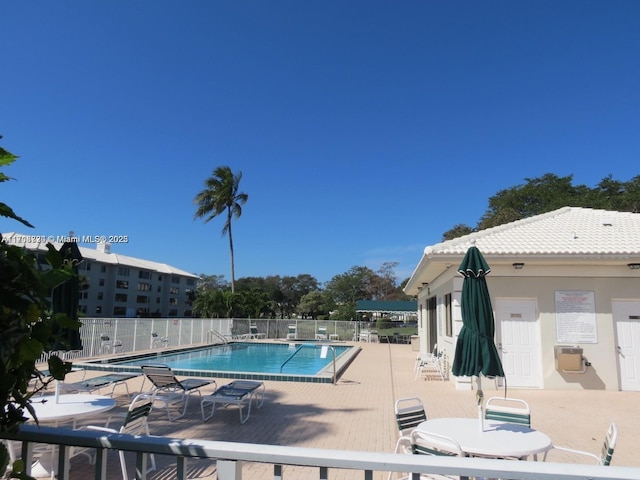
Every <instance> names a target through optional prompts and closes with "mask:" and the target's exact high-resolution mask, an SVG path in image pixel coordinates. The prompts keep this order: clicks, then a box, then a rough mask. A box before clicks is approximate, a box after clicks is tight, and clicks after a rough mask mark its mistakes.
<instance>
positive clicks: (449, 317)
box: [444, 293, 453, 337]
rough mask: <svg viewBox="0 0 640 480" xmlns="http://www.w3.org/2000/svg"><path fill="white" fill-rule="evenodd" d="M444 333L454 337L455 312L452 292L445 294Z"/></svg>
mask: <svg viewBox="0 0 640 480" xmlns="http://www.w3.org/2000/svg"><path fill="white" fill-rule="evenodd" d="M444 334H445V335H446V336H447V337H453V314H452V312H451V294H450V293H447V294H446V295H445V296H444Z"/></svg>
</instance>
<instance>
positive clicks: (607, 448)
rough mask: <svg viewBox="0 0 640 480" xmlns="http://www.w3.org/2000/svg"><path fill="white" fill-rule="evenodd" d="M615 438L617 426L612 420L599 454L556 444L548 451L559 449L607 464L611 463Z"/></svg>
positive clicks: (616, 437) (616, 436) (599, 463)
mask: <svg viewBox="0 0 640 480" xmlns="http://www.w3.org/2000/svg"><path fill="white" fill-rule="evenodd" d="M617 439H618V428H617V427H616V425H615V423H613V422H612V423H611V424H610V425H609V428H608V429H607V434H606V436H605V438H604V443H603V444H602V449H601V450H600V455H596V454H595V453H591V452H585V451H583V450H575V449H573V448H567V447H559V446H556V445H553V446H552V447H551V450H550V451H553V450H559V451H562V452H568V453H573V454H576V455H582V456H586V457H589V458H592V459H593V460H595V461H596V463H597V464H598V465H604V466H609V465H610V464H611V457H613V450H614V449H615V446H616V441H617ZM548 453H549V452H547V453H545V454H544V461H547V455H548Z"/></svg>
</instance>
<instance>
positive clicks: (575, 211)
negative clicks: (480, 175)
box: [425, 207, 640, 255]
mask: <svg viewBox="0 0 640 480" xmlns="http://www.w3.org/2000/svg"><path fill="white" fill-rule="evenodd" d="M474 242H475V245H476V246H477V247H478V248H479V249H480V250H481V251H482V253H483V254H485V255H487V254H502V255H505V254H513V255H536V254H543V255H549V254H553V255H563V254H568V255H574V254H577V255H639V254H640V214H638V213H630V212H614V211H608V210H594V209H591V208H581V207H564V208H560V209H558V210H554V211H552V212H548V213H544V214H541V215H536V216H534V217H529V218H525V219H522V220H518V221H515V222H511V223H507V224H504V225H500V226H497V227H493V228H488V229H486V230H481V231H479V232H475V233H471V234H469V235H465V236H462V237H458V238H455V239H453V240H448V241H445V242H442V243H437V244H435V245H432V246H429V247H427V248H426V249H425V254H439V253H443V254H447V253H448V254H462V255H464V253H465V252H466V251H467V249H468V248H469V247H470V246H471V245H473V244H474Z"/></svg>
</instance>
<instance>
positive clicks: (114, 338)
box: [42, 318, 360, 361]
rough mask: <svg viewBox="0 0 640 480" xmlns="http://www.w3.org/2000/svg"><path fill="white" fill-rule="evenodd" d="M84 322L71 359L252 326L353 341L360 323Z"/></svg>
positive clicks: (273, 333)
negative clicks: (323, 329) (79, 347)
mask: <svg viewBox="0 0 640 480" xmlns="http://www.w3.org/2000/svg"><path fill="white" fill-rule="evenodd" d="M81 322H82V326H81V327H80V337H81V339H82V345H83V349H82V350H77V351H73V352H66V353H65V356H66V358H68V359H79V358H90V357H97V356H100V355H107V354H112V353H125V352H129V353H133V352H141V351H145V350H150V349H155V348H162V347H177V346H188V345H198V344H204V343H208V342H210V341H211V339H212V338H213V337H212V336H211V335H210V334H209V332H217V333H219V334H220V335H222V336H227V337H231V336H235V335H243V334H248V333H249V332H250V327H251V325H255V326H256V327H257V330H258V332H259V333H263V334H264V335H265V338H271V339H274V338H287V333H288V331H289V326H290V325H295V326H296V331H297V334H296V335H297V339H301V340H313V339H314V338H315V334H316V333H317V332H318V327H320V326H323V327H326V333H327V335H328V336H329V335H330V336H331V338H333V339H336V340H353V339H355V338H357V332H358V331H359V328H360V326H359V323H358V322H345V321H333V320H301V319H293V320H287V319H284V320H281V319H267V320H262V319H261V320H250V319H232V318H82V319H81ZM42 360H43V361H44V360H46V357H44V358H43V359H42Z"/></svg>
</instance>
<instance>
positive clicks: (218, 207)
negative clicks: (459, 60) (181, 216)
mask: <svg viewBox="0 0 640 480" xmlns="http://www.w3.org/2000/svg"><path fill="white" fill-rule="evenodd" d="M241 179H242V172H238V173H237V174H235V175H234V173H233V172H232V171H231V168H229V167H227V166H223V167H218V168H216V169H215V170H214V171H213V176H211V177H209V178H207V179H206V180H205V182H204V184H205V189H204V190H202V191H201V192H200V193H198V194H197V195H196V197H195V199H194V203H195V204H196V205H197V206H198V208H197V209H196V213H195V215H194V218H204V222H205V223H207V222H208V221H209V220H211V219H213V218H215V217H217V216H218V215H220V214H221V213H223V212H227V220H226V222H225V223H224V227H223V228H222V236H223V237H224V236H225V235H226V234H227V233H228V234H229V250H230V252H231V292H232V293H234V292H235V268H234V262H233V236H232V235H231V219H232V218H233V217H235V218H240V215H242V205H244V204H245V203H246V201H247V200H248V198H249V196H248V195H247V194H246V193H238V188H239V186H240V180H241Z"/></svg>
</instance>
